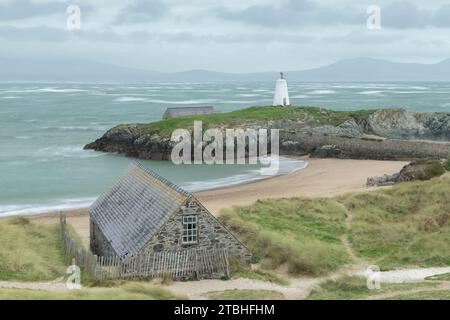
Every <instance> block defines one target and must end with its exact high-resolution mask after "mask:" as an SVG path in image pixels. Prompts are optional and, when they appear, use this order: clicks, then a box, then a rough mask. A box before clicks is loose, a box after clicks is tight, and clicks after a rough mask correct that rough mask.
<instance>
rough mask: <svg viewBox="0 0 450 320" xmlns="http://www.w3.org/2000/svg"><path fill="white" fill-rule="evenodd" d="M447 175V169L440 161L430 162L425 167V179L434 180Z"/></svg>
mask: <svg viewBox="0 0 450 320" xmlns="http://www.w3.org/2000/svg"><path fill="white" fill-rule="evenodd" d="M444 173H445V168H444V167H443V166H442V163H441V162H440V161H438V160H433V161H430V162H429V163H428V164H427V166H426V167H425V177H426V179H432V178H434V177H439V176H441V175H443V174H444Z"/></svg>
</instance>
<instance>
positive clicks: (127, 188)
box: [89, 161, 190, 259]
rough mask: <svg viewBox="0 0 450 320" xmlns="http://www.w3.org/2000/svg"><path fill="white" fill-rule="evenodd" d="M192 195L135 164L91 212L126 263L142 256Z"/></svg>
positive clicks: (99, 199) (94, 205) (97, 202)
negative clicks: (151, 241)
mask: <svg viewBox="0 0 450 320" xmlns="http://www.w3.org/2000/svg"><path fill="white" fill-rule="evenodd" d="M189 196H190V193H189V192H187V191H185V190H183V189H182V188H180V187H178V186H176V185H175V184H173V183H171V182H169V181H168V180H166V179H165V178H163V177H161V176H160V175H158V174H157V173H156V172H154V171H152V170H149V169H146V168H144V167H143V166H142V165H141V164H140V163H138V162H136V161H134V162H132V163H131V164H130V166H129V167H128V169H127V170H126V171H125V172H124V173H123V174H122V176H121V177H120V178H119V179H118V180H117V181H116V183H115V184H114V185H113V186H112V187H111V188H110V189H109V190H108V191H107V192H105V193H103V194H102V195H101V196H100V197H99V198H98V199H97V201H95V203H94V204H93V205H92V206H91V208H90V209H89V212H90V216H91V219H93V221H94V222H95V223H96V224H97V225H98V227H99V228H100V230H101V231H102V232H103V235H104V236H105V238H106V239H107V240H108V241H110V243H111V246H112V248H113V249H114V251H115V252H116V253H117V255H118V256H119V257H121V258H122V259H126V258H127V257H131V256H133V255H134V254H136V253H138V252H139V251H140V250H141V249H142V247H143V246H144V245H145V244H146V243H147V242H148V241H149V240H150V239H151V238H152V237H153V236H154V235H155V234H156V233H157V231H158V230H159V229H160V228H161V227H162V225H163V224H164V223H165V222H166V220H167V219H168V218H169V217H170V216H171V214H172V213H174V212H175V211H176V210H177V209H178V208H179V207H180V206H181V205H182V204H183V202H184V201H185V200H186V199H187V198H188V197H189Z"/></svg>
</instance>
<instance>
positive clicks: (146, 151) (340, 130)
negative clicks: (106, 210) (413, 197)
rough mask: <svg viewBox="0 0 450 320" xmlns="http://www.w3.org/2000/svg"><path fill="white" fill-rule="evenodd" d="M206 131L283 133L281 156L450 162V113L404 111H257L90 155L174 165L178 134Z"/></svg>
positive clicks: (159, 128)
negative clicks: (174, 137) (173, 137)
mask: <svg viewBox="0 0 450 320" xmlns="http://www.w3.org/2000/svg"><path fill="white" fill-rule="evenodd" d="M194 120H202V121H203V128H204V129H207V128H220V129H225V128H230V129H236V128H242V129H248V128H252V129H260V128H265V129H280V152H281V154H285V155H288V154H291V155H306V154H310V155H311V157H318V158H349V159H374V160H413V159H418V158H429V157H432V158H441V159H443V158H448V157H449V156H450V113H413V112H409V111H406V110H404V109H379V110H360V111H333V110H328V109H322V108H315V107H252V108H248V109H244V110H239V111H234V112H229V113H219V114H212V115H203V116H187V117H180V118H175V119H169V120H162V121H158V122H154V123H150V124H125V125H119V126H116V127H114V128H112V129H110V130H108V131H107V132H106V133H105V134H104V135H103V136H102V137H101V138H99V139H98V140H96V141H94V142H92V143H89V144H88V145H86V146H85V148H86V149H93V150H97V151H104V152H117V153H121V154H125V155H127V156H130V157H135V158H141V159H155V160H168V159H169V158H170V154H171V150H172V147H173V146H174V145H175V143H174V142H171V141H170V138H171V134H172V132H173V130H175V129H178V128H183V129H188V130H191V131H192V128H193V122H194Z"/></svg>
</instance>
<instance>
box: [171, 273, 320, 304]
mask: <svg viewBox="0 0 450 320" xmlns="http://www.w3.org/2000/svg"><path fill="white" fill-rule="evenodd" d="M319 282H320V279H314V278H296V279H291V284H290V285H288V286H282V285H278V284H274V283H271V282H264V281H257V280H251V279H242V278H239V279H232V280H227V281H222V280H201V281H189V282H174V283H173V284H172V285H170V286H169V287H167V288H168V289H170V290H172V291H174V292H176V293H180V294H184V295H186V296H188V297H189V298H190V299H195V300H205V299H207V294H208V293H209V292H215V291H225V290H271V291H277V292H280V293H282V294H283V295H284V297H285V298H286V299H288V300H303V299H306V298H307V297H308V296H309V294H310V292H311V290H312V288H313V287H314V286H315V285H317V284H319Z"/></svg>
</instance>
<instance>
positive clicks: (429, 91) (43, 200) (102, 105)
mask: <svg viewBox="0 0 450 320" xmlns="http://www.w3.org/2000/svg"><path fill="white" fill-rule="evenodd" d="M273 90H274V83H270V82H260V83H258V82H246V83H234V82H223V83H155V84H127V85H125V84H53V83H2V84H0V215H9V214H31V213H38V212H45V211H49V210H59V209H69V208H77V207H85V206H87V205H88V204H90V203H92V201H93V200H94V199H95V198H96V197H97V196H98V195H99V194H100V193H101V192H102V191H103V190H105V189H106V188H108V186H109V185H111V183H112V182H113V181H114V180H115V179H116V178H117V176H118V175H119V174H120V173H121V172H122V171H123V170H124V169H125V168H126V167H127V165H128V164H129V163H130V161H131V159H130V158H126V157H123V156H120V155H116V154H108V153H101V152H95V151H91V150H83V146H84V145H85V144H87V143H89V142H91V141H93V140H95V139H97V138H99V137H100V136H101V135H102V134H103V133H104V132H105V131H106V130H107V129H108V128H110V127H112V126H114V125H117V124H120V123H136V122H138V123H148V122H152V121H156V120H160V119H161V116H162V114H163V113H164V111H165V109H166V108H167V107H173V106H205V105H211V106H214V107H215V108H216V109H217V110H218V111H220V112H226V111H232V110H237V109H241V108H245V107H248V106H256V105H270V104H271V101H272V99H273ZM289 90H290V96H291V103H292V104H295V105H314V106H320V107H324V108H331V109H335V110H355V109H361V108H381V107H404V108H407V109H409V110H411V111H441V112H450V83H289ZM143 164H144V165H145V166H147V167H149V168H152V169H154V170H156V171H158V172H159V173H160V174H161V175H163V176H165V177H167V178H168V179H169V180H171V181H173V182H175V183H177V184H179V185H181V186H182V187H184V188H186V189H187V190H189V191H198V190H205V189H211V188H217V187H222V186H227V185H232V184H237V183H243V182H246V181H252V180H256V179H260V178H261V175H260V171H259V167H258V166H248V165H246V166H237V165H224V166H206V165H201V166H199V165H190V166H174V165H172V164H171V163H170V162H160V161H143ZM304 166H305V163H304V162H302V161H292V160H288V159H282V164H281V167H282V170H281V173H289V172H291V171H294V170H299V169H301V168H303V167H304Z"/></svg>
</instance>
